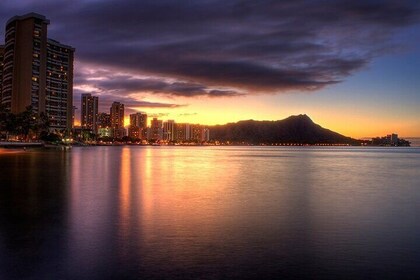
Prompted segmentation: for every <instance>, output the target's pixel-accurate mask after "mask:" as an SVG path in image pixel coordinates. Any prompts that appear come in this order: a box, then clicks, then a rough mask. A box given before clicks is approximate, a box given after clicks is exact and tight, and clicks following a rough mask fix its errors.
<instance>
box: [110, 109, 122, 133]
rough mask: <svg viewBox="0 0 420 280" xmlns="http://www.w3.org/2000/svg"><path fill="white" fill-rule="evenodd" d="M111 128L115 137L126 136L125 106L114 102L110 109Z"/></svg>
mask: <svg viewBox="0 0 420 280" xmlns="http://www.w3.org/2000/svg"><path fill="white" fill-rule="evenodd" d="M110 115H111V127H112V129H113V130H114V137H116V138H121V137H123V136H124V131H125V129H124V104H121V103H120V102H113V103H112V106H111V108H110Z"/></svg>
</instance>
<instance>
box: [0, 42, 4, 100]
mask: <svg viewBox="0 0 420 280" xmlns="http://www.w3.org/2000/svg"><path fill="white" fill-rule="evenodd" d="M3 58H4V45H0V103H1V99H2V96H3V94H2V93H1V88H2V86H1V85H2V81H3V64H4V63H3Z"/></svg>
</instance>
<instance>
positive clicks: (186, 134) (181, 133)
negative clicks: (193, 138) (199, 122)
mask: <svg viewBox="0 0 420 280" xmlns="http://www.w3.org/2000/svg"><path fill="white" fill-rule="evenodd" d="M189 139H190V125H189V124H188V123H177V124H176V129H175V139H174V140H175V141H178V142H184V141H187V140H189Z"/></svg>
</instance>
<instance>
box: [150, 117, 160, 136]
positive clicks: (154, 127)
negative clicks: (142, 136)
mask: <svg viewBox="0 0 420 280" xmlns="http://www.w3.org/2000/svg"><path fill="white" fill-rule="evenodd" d="M162 139H163V127H162V121H161V120H158V119H157V118H153V119H152V122H151V124H150V133H149V135H148V140H152V141H160V140H162Z"/></svg>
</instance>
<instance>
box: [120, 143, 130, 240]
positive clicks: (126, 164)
mask: <svg viewBox="0 0 420 280" xmlns="http://www.w3.org/2000/svg"><path fill="white" fill-rule="evenodd" d="M120 162H121V165H120V170H119V171H120V174H119V178H120V181H119V192H120V193H119V199H120V202H119V206H120V222H119V230H120V232H121V238H122V239H127V238H128V235H129V230H130V209H131V199H130V198H131V197H130V196H131V177H132V176H131V150H130V149H129V148H127V147H124V148H123V149H122V152H121V159H120Z"/></svg>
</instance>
